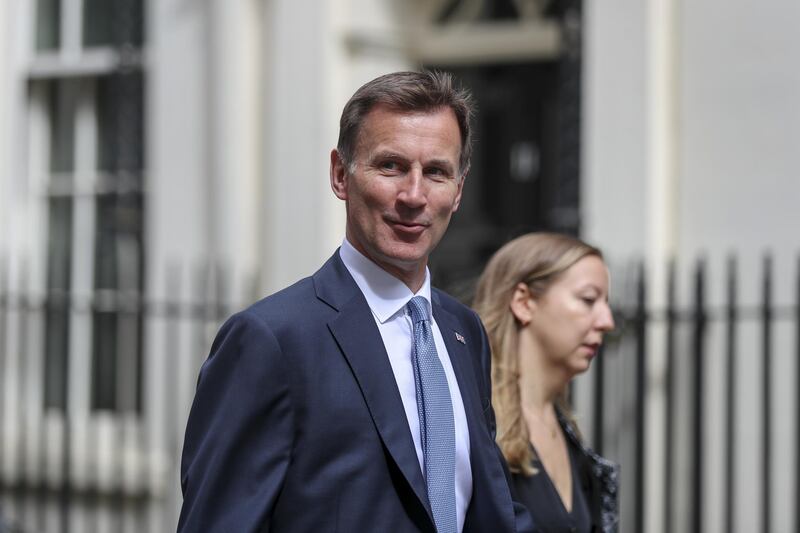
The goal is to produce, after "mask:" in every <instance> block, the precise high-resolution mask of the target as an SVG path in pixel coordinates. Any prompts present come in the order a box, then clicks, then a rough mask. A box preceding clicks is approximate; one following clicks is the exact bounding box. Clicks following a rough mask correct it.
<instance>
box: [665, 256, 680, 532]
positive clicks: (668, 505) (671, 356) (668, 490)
mask: <svg viewBox="0 0 800 533" xmlns="http://www.w3.org/2000/svg"><path fill="white" fill-rule="evenodd" d="M676 318H677V312H676V302H675V259H670V261H669V265H668V266H667V315H666V320H667V324H666V337H667V338H666V343H667V344H666V354H665V355H666V376H665V381H666V383H665V385H664V386H665V388H666V402H665V404H666V409H665V411H666V412H665V428H664V434H665V435H664V440H665V442H666V446H665V450H664V452H665V453H664V531H665V533H670V532H671V531H672V485H673V475H672V472H673V469H674V464H675V453H674V446H673V438H674V433H675V429H674V419H675V413H674V408H675V405H674V403H673V402H674V397H675V321H676Z"/></svg>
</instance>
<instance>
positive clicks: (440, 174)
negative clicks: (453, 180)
mask: <svg viewBox="0 0 800 533" xmlns="http://www.w3.org/2000/svg"><path fill="white" fill-rule="evenodd" d="M425 175H426V176H430V177H431V178H434V179H444V178H446V177H447V172H445V171H444V169H442V168H438V167H431V168H426V169H425Z"/></svg>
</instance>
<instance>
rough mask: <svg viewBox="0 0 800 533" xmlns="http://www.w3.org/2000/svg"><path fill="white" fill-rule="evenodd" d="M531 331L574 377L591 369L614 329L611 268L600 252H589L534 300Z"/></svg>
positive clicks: (547, 355) (543, 350) (546, 353)
mask: <svg viewBox="0 0 800 533" xmlns="http://www.w3.org/2000/svg"><path fill="white" fill-rule="evenodd" d="M530 305H531V315H530V316H531V321H530V324H529V327H530V331H531V333H533V335H534V337H535V339H536V341H537V344H538V345H539V347H540V348H541V353H542V354H543V356H544V357H545V359H546V361H547V362H548V363H549V364H550V365H552V366H557V367H562V368H563V369H564V370H565V371H566V372H567V373H568V375H569V376H570V377H572V376H574V375H576V374H579V373H581V372H585V371H586V370H588V369H589V364H590V363H591V361H592V358H593V357H594V356H595V355H596V354H597V351H598V349H599V348H600V344H601V343H602V341H603V334H604V333H605V332H607V331H610V330H612V329H614V319H613V318H612V316H611V308H610V307H609V306H608V269H607V268H606V265H605V263H603V261H602V259H600V258H599V257H597V256H586V257H584V258H583V259H581V260H579V261H578V262H577V263H575V264H574V265H572V266H571V267H570V268H569V269H567V270H566V271H565V272H564V273H562V274H561V275H560V276H559V277H558V278H557V279H556V280H555V281H554V282H553V283H552V284H551V285H550V286H549V287H548V288H547V289H546V290H545V292H544V293H543V294H541V295H539V296H534V297H532V298H531V301H530Z"/></svg>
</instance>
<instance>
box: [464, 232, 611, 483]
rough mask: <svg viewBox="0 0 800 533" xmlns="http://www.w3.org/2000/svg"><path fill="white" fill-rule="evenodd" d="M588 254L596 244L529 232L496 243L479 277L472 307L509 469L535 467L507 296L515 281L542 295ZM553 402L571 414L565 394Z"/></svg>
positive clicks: (594, 250) (530, 471) (528, 470)
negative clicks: (484, 342) (488, 355)
mask: <svg viewBox="0 0 800 533" xmlns="http://www.w3.org/2000/svg"><path fill="white" fill-rule="evenodd" d="M587 256H596V257H599V258H600V259H602V257H603V255H602V253H601V252H600V250H598V249H597V248H595V247H593V246H590V245H588V244H586V243H585V242H583V241H581V240H579V239H576V238H575V237H570V236H569V235H562V234H558V233H528V234H526V235H523V236H521V237H517V238H516V239H514V240H512V241H510V242H508V243H506V244H505V245H504V246H503V247H502V248H500V249H499V250H498V251H497V252H496V253H495V254H494V256H492V258H491V259H490V260H489V263H488V264H487V265H486V269H485V270H484V271H483V274H482V275H481V277H480V279H479V280H478V287H477V290H476V293H475V299H474V301H473V307H474V308H475V310H476V311H477V312H478V314H479V315H480V317H481V320H483V324H484V326H485V327H486V331H487V333H488V334H489V343H490V344H491V348H492V403H493V404H494V409H495V415H496V417H497V442H498V444H499V446H500V449H501V450H502V452H503V455H504V456H505V458H506V461H507V462H508V466H509V468H510V469H511V471H512V472H522V473H524V474H526V475H531V474H534V473H535V470H534V469H533V467H532V466H531V461H532V459H533V457H534V456H533V452H532V450H531V447H530V437H529V435H528V427H527V425H526V424H525V420H524V419H523V417H522V405H521V402H520V388H519V354H518V336H519V329H520V327H521V324H520V323H519V322H518V321H517V319H516V317H515V316H514V314H513V313H512V312H511V298H512V296H513V294H514V291H515V289H516V287H517V284H519V283H525V284H526V285H527V286H528V288H529V289H530V291H531V294H533V295H534V296H541V295H542V294H544V292H545V291H546V290H547V288H548V287H549V286H550V285H551V284H552V283H553V282H554V281H555V280H556V279H557V278H558V277H559V276H560V275H561V274H562V273H564V272H565V271H566V270H567V269H568V268H569V267H571V266H572V265H574V264H575V263H577V262H578V261H579V260H581V259H583V258H584V257H587ZM558 406H559V407H560V408H561V410H562V414H564V415H565V416H566V417H567V418H570V417H571V415H570V413H569V410H568V406H567V403H566V397H564V398H561V399H560V400H559V405H558Z"/></svg>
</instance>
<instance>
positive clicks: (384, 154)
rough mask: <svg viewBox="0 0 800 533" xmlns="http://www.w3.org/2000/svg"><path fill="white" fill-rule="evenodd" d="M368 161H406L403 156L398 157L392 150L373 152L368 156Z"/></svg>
mask: <svg viewBox="0 0 800 533" xmlns="http://www.w3.org/2000/svg"><path fill="white" fill-rule="evenodd" d="M369 159H370V161H374V160H376V159H398V160H402V161H405V160H406V158H405V157H404V156H402V155H400V154H398V153H397V152H394V151H392V150H380V151H377V152H373V153H372V154H371V155H370V158H369Z"/></svg>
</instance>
